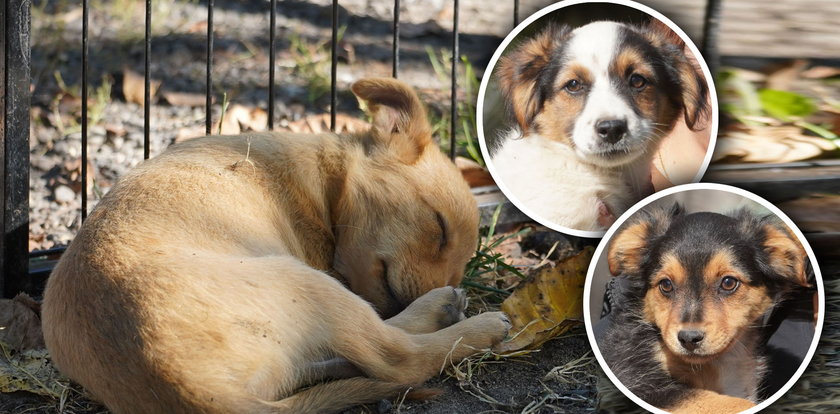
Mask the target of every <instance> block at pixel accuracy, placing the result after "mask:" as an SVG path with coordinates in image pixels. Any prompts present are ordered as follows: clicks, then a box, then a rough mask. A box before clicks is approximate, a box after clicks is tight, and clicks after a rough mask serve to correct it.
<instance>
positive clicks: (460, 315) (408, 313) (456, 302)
mask: <svg viewBox="0 0 840 414" xmlns="http://www.w3.org/2000/svg"><path fill="white" fill-rule="evenodd" d="M466 308H467V294H466V292H464V290H463V289H456V288H453V287H452V286H446V287H442V288H437V289H432V290H430V291H429V292H427V293H426V294H424V295H423V296H420V297H419V298H417V299H416V300H415V301H414V302H411V305H408V307H407V308H406V309H405V310H404V311H402V312H400V314H399V315H397V316H395V317H393V318H391V319H388V320H387V321H386V322H387V323H388V324H389V325H393V326H396V327H399V328H402V329H403V330H406V331H408V332H411V333H430V332H435V331H438V330H440V329H443V328H446V327H448V326H451V325H454V324H456V323H458V322H460V321H462V320H464V319H466V316H464V310H465V309H466Z"/></svg>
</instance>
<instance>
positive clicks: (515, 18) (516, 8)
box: [513, 0, 519, 27]
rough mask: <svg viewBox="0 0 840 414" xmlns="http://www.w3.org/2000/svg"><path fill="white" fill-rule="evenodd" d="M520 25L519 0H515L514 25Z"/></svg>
mask: <svg viewBox="0 0 840 414" xmlns="http://www.w3.org/2000/svg"><path fill="white" fill-rule="evenodd" d="M516 26H519V0H513V27H516Z"/></svg>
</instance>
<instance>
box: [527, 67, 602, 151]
mask: <svg viewBox="0 0 840 414" xmlns="http://www.w3.org/2000/svg"><path fill="white" fill-rule="evenodd" d="M573 79H577V80H578V81H580V82H581V83H582V84H584V85H590V84H591V83H592V74H591V73H590V72H589V70H588V69H587V68H586V67H584V66H581V65H579V64H571V65H569V67H567V68H565V69H564V70H563V71H562V72H561V73H559V74H558V76H557V81H556V82H555V84H554V88H555V89H556V91H555V92H554V94H553V95H552V97H551V99H549V100H547V101H546V102H545V103H544V104H543V106H544V107H543V109H542V110H541V111H540V112H539V113H538V114H536V115H535V116H534V124H536V125H537V126H538V128H539V130H540V132H541V133H542V134H543V136H544V137H545V138H548V139H551V140H554V141H559V142H563V143H566V144H568V145H572V146H574V142H573V141H572V130H573V129H574V126H575V121H577V118H578V115H579V114H580V113H581V111H583V108H584V104H585V102H586V99H585V95H584V94H579V95H573V94H570V93H568V92H566V91H565V90H563V89H562V88H563V85H565V84H566V83H567V82H569V81H571V80H573Z"/></svg>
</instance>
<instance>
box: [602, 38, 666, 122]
mask: <svg viewBox="0 0 840 414" xmlns="http://www.w3.org/2000/svg"><path fill="white" fill-rule="evenodd" d="M610 72H611V73H613V74H614V75H615V76H617V77H618V78H619V79H624V80H625V82H629V79H630V77H631V76H632V75H633V74H638V75H641V76H643V77H644V78H645V79H647V82H648V83H647V84H646V85H645V87H644V88H643V89H641V91H639V92H636V93H632V94H631V95H630V96H631V97H632V99H633V106H634V107H635V108H637V109H638V110H639V111H640V112H641V113H642V114H643V117H644V118H646V119H650V120H654V121H655V122H657V123H658V124H660V125H658V126H657V129H658V130H661V131H665V130H669V129H670V128H672V127H673V125H674V122H675V121H676V120H677V116H678V115H679V107H676V106H674V105H672V104H671V100H672V99H673V98H672V97H670V96H668V94H667V93H666V92H665V91H662V90H661V89H660V88H661V86H660V85H658V84H657V82H656V81H657V80H656V79H655V72H654V70H653V68H652V67H651V66H650V62H647V61H646V60H645V59H644V57H643V55H642V54H641V53H640V52H639V51H638V50H636V49H631V48H624V49H622V50H621V51H619V53H618V55H617V56H616V57H615V59H613V61H612V63H611V64H610Z"/></svg>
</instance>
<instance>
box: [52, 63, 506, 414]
mask: <svg viewBox="0 0 840 414" xmlns="http://www.w3.org/2000/svg"><path fill="white" fill-rule="evenodd" d="M353 91H354V93H355V94H356V95H357V96H358V97H359V98H360V99H361V100H363V101H364V102H365V103H366V104H367V107H368V109H369V111H370V113H371V115H372V117H373V127H372V129H371V130H370V131H368V132H366V133H363V134H355V135H336V134H318V135H299V134H297V135H296V134H281V133H265V134H250V135H247V136H236V137H230V136H228V137H207V138H200V139H196V140H192V141H189V142H185V143H183V144H179V145H175V146H173V147H171V148H170V149H168V150H167V151H166V152H164V153H163V154H161V155H160V156H158V157H156V158H154V159H152V160H149V161H147V162H145V163H143V164H142V165H140V166H138V167H137V168H136V169H134V170H133V171H132V172H131V173H129V174H128V175H126V176H125V177H124V178H123V179H122V180H120V182H119V183H117V184H116V185H115V186H114V187H113V189H112V190H111V192H109V193H108V195H106V196H105V197H104V198H103V199H102V200H101V201H100V202H99V204H98V205H97V207H96V208H95V209H94V211H93V212H92V213H91V214H90V216H89V218H88V220H87V221H86V222H85V224H84V225H83V226H82V228H81V230H80V231H79V234H78V235H77V237H76V239H75V240H74V241H73V243H72V245H71V246H70V247H69V248H68V250H67V252H66V253H65V254H64V256H63V257H62V259H61V261H60V262H59V264H58V266H57V267H56V269H55V270H54V272H53V274H52V275H51V277H50V279H49V282H48V284H47V288H46V291H45V294H44V295H45V297H44V305H43V324H44V335H45V339H46V343H47V347H48V349H49V351H50V353H51V355H52V357H53V359H54V361H55V362H56V364H57V365H58V367H59V368H60V369H61V371H62V372H64V373H65V374H66V375H68V376H69V377H70V378H72V379H73V380H75V381H77V382H79V383H80V384H81V385H83V386H84V387H85V388H86V389H87V390H88V391H90V392H91V393H92V394H93V395H94V396H95V397H96V398H97V399H99V400H101V401H102V402H104V403H105V404H106V405H107V406H108V408H109V409H111V410H113V411H114V412H116V413H155V412H161V413H162V412H166V413H187V412H189V413H195V412H200V413H282V412H290V413H291V412H294V413H297V412H324V411H335V410H339V409H341V408H344V407H347V406H350V405H354V404H358V403H363V402H368V401H375V400H377V399H380V398H384V397H388V396H391V395H394V394H396V393H397V392H399V391H401V390H404V389H406V388H407V386H408V385H413V384H419V383H422V382H423V381H425V380H426V379H428V378H429V377H431V376H432V375H434V374H436V373H437V372H438V371H439V370H440V369H441V366H442V365H443V364H444V363H445V360H447V359H452V360H458V359H461V358H464V357H466V356H468V355H470V354H472V353H474V352H476V350H477V349H482V348H489V347H491V346H492V345H494V344H496V343H498V342H499V341H501V340H502V339H503V338H504V337H505V336H506V334H507V329H508V327H509V323H508V321H507V319H506V317H505V316H504V315H503V314H502V313H499V312H491V313H484V314H481V315H478V316H475V317H472V318H469V319H464V317H463V313H462V311H463V309H464V306H465V299H464V294H463V292H461V291H460V290H457V289H454V288H452V286H457V285H458V284H459V282H460V280H461V277H462V274H463V268H464V265H465V263H466V262H467V260H468V259H469V258H470V257H471V255H472V253H473V250H474V248H475V245H476V239H477V226H478V217H477V214H476V206H475V202H474V201H473V199H472V197H471V196H470V194H469V190H468V188H467V186H466V184H464V182H463V180H462V179H461V178H460V176H459V173H458V171H457V169H456V168H455V167H454V166H453V165H452V163H450V162H449V161H448V160H447V159H446V158H445V157H444V156H443V155H442V154H441V153H440V151H439V150H438V148H437V147H436V146H435V145H434V144H433V143H432V140H431V136H430V132H429V131H430V129H429V126H428V122H427V120H426V114H425V111H424V109H423V107H422V105H421V103H420V101H419V100H418V98H417V96H416V95H415V93H414V92H413V91H412V90H411V89H410V88H408V87H407V86H405V85H404V84H402V83H400V82H397V81H395V80H388V79H369V80H363V81H360V82H358V83H356V84H355V85H354V86H353ZM246 154H248V155H247V158H246ZM418 298H419V299H418ZM415 299H416V300H415ZM412 302H413V303H412ZM409 304H410V306H408V307H407V308H406V309H405V310H404V311H403V312H402V313H399V314H398V315H396V316H395V317H393V318H392V319H389V320H388V321H383V320H382V319H381V318H380V314H381V315H384V316H391V315H394V314H396V313H397V312H398V311H400V310H401V309H403V308H405V307H406V305H409ZM371 305H372V306H371ZM377 311H378V312H379V314H377ZM450 325H451V326H450ZM337 358H338V359H337ZM336 360H338V361H341V360H345V361H349V364H339V365H345V367H346V366H349V367H350V368H351V369H350V372H347V373H343V374H342V373H336V372H325V371H329V369H327V368H325V367H330V366H331V363H330V362H329V361H336ZM356 369H357V370H359V371H361V373H363V375H364V376H363V377H358V378H349V379H341V380H338V381H334V382H328V383H325V384H321V385H316V386H314V387H311V388H308V389H306V390H304V391H302V392H298V391H299V389H300V388H301V387H302V386H305V385H309V384H311V383H313V382H316V381H318V380H321V379H323V378H324V377H325V376H328V375H329V376H338V377H342V376H346V375H351V373H352V371H354V370H356Z"/></svg>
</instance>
